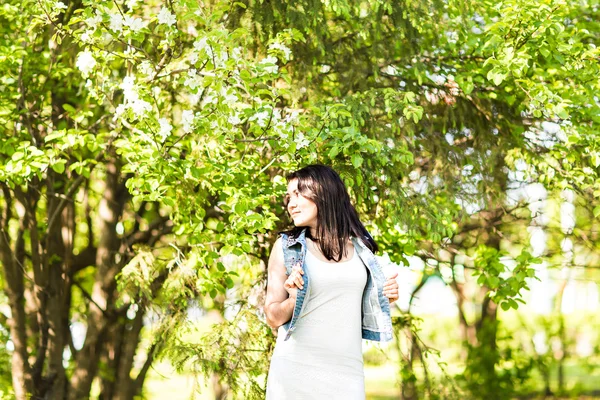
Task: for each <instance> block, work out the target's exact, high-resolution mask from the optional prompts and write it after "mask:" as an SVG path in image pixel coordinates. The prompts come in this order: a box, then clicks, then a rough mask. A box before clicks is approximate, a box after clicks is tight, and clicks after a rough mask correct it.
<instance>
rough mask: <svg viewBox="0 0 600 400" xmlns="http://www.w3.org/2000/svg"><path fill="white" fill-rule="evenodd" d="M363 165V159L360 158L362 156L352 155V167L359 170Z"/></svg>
mask: <svg viewBox="0 0 600 400" xmlns="http://www.w3.org/2000/svg"><path fill="white" fill-rule="evenodd" d="M362 163H363V158H362V157H361V156H360V154H353V155H352V165H353V166H354V168H359V167H360V166H361V165H362Z"/></svg>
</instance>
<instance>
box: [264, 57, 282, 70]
mask: <svg viewBox="0 0 600 400" xmlns="http://www.w3.org/2000/svg"><path fill="white" fill-rule="evenodd" d="M260 64H261V65H265V64H275V65H268V66H265V67H264V70H265V71H266V72H267V73H269V74H275V73H277V71H279V67H278V66H277V57H275V56H269V57H266V58H263V60H262V61H261V62H260Z"/></svg>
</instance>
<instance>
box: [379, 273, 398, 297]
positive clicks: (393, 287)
mask: <svg viewBox="0 0 600 400" xmlns="http://www.w3.org/2000/svg"><path fill="white" fill-rule="evenodd" d="M397 276H398V273H397V272H395V273H394V274H393V275H392V276H390V277H389V278H387V279H386V281H385V284H384V285H383V294H384V295H385V297H387V298H388V300H389V301H390V304H392V303H393V302H395V301H396V300H398V297H399V296H400V295H399V294H398V282H396V277H397Z"/></svg>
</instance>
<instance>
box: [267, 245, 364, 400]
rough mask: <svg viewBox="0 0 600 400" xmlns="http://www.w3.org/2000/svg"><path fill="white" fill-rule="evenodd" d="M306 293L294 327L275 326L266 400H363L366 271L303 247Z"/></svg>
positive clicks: (353, 262)
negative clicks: (325, 258) (291, 330)
mask: <svg viewBox="0 0 600 400" xmlns="http://www.w3.org/2000/svg"><path fill="white" fill-rule="evenodd" d="M305 268H306V271H305V272H306V273H308V275H309V276H310V297H309V298H308V303H307V304H306V306H305V309H304V312H303V314H302V315H300V318H299V320H298V325H296V330H295V331H294V333H293V334H292V335H291V336H290V338H289V339H288V340H287V341H284V340H283V339H284V338H285V333H286V332H285V330H284V328H283V327H280V328H279V331H278V336H277V342H276V344H275V350H274V352H273V358H272V359H271V366H270V368H269V377H268V382H267V400H304V399H306V400H320V399H323V400H325V399H326V400H335V399H340V400H364V399H365V383H364V371H363V357H362V315H361V306H362V294H363V291H364V288H365V285H366V283H367V270H366V267H365V266H364V264H363V262H362V260H361V259H360V257H359V256H358V255H357V254H356V250H354V255H353V257H352V259H350V260H348V261H345V262H339V263H327V262H324V261H321V260H319V259H318V258H316V256H314V255H313V254H311V253H310V251H307V255H306V262H305Z"/></svg>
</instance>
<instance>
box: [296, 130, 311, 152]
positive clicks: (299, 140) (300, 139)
mask: <svg viewBox="0 0 600 400" xmlns="http://www.w3.org/2000/svg"><path fill="white" fill-rule="evenodd" d="M294 142H296V148H298V149H301V148H303V147H306V146H308V145H309V144H310V140H308V139H307V138H306V137H304V133H302V132H300V133H298V134H297V135H296V137H295V138H294Z"/></svg>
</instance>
